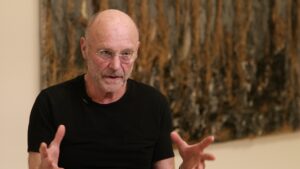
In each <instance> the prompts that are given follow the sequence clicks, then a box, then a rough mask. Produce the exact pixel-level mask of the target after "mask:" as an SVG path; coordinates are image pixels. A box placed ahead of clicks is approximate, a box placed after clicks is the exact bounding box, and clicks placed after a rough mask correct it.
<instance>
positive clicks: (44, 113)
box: [27, 91, 55, 152]
mask: <svg viewBox="0 0 300 169" xmlns="http://www.w3.org/2000/svg"><path fill="white" fill-rule="evenodd" d="M54 133H55V127H54V123H53V116H52V114H51V104H50V101H49V97H48V96H47V93H46V92H45V91H42V92H41V93H40V94H39V95H38V97H37V98H36V100H35V102H34V104H33V107H32V110H31V113H30V118H29V125H28V133H27V144H28V147H27V151H28V152H38V151H39V146H40V144H41V143H42V142H46V143H47V144H49V143H50V142H51V140H52V138H53V135H54Z"/></svg>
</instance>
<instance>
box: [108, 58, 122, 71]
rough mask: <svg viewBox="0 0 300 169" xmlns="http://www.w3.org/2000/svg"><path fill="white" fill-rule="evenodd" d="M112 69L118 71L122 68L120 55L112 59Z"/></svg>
mask: <svg viewBox="0 0 300 169" xmlns="http://www.w3.org/2000/svg"><path fill="white" fill-rule="evenodd" d="M109 66H110V68H112V69H114V70H117V69H119V68H120V66H121V60H120V57H119V56H118V55H115V56H114V57H112V60H111V61H110V65H109Z"/></svg>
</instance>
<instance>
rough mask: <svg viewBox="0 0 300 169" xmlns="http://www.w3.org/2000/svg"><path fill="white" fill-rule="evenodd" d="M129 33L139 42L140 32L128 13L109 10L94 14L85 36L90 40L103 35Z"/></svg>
mask: <svg viewBox="0 0 300 169" xmlns="http://www.w3.org/2000/svg"><path fill="white" fill-rule="evenodd" d="M120 30H121V31H122V33H127V34H128V35H129V36H131V37H132V38H134V39H136V40H137V41H139V32H138V29H137V26H136V24H135V23H134V21H133V20H132V19H131V18H130V16H128V15H127V14H126V13H124V12H122V11H119V10H116V9H108V10H104V11H101V12H98V13H96V14H94V15H93V16H92V17H91V19H90V20H89V23H88V26H87V28H86V32H85V36H86V38H90V36H94V35H95V33H96V34H97V35H102V34H106V35H107V34H110V33H120Z"/></svg>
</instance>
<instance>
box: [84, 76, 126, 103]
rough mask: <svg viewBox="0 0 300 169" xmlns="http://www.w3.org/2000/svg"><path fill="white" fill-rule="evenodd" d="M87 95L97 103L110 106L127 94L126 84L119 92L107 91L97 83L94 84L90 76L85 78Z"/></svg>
mask: <svg viewBox="0 0 300 169" xmlns="http://www.w3.org/2000/svg"><path fill="white" fill-rule="evenodd" d="M84 80H85V88H86V92H87V95H88V96H89V97H90V98H91V99H92V100H93V101H94V102H96V103H99V104H110V103H113V102H116V101H118V100H119V99H120V98H121V97H122V96H123V95H124V94H125V92H126V86H127V84H126V82H125V84H124V85H123V86H122V87H121V88H120V89H119V90H117V91H106V90H105V89H103V88H101V87H100V86H99V85H98V84H97V82H94V81H93V80H92V79H91V78H90V77H89V76H87V75H85V76H84Z"/></svg>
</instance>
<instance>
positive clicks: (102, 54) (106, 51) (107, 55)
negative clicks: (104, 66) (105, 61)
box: [98, 50, 112, 57]
mask: <svg viewBox="0 0 300 169" xmlns="http://www.w3.org/2000/svg"><path fill="white" fill-rule="evenodd" d="M98 55H100V56H104V57H111V56H112V52H110V51H108V50H100V51H99V52H98Z"/></svg>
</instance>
